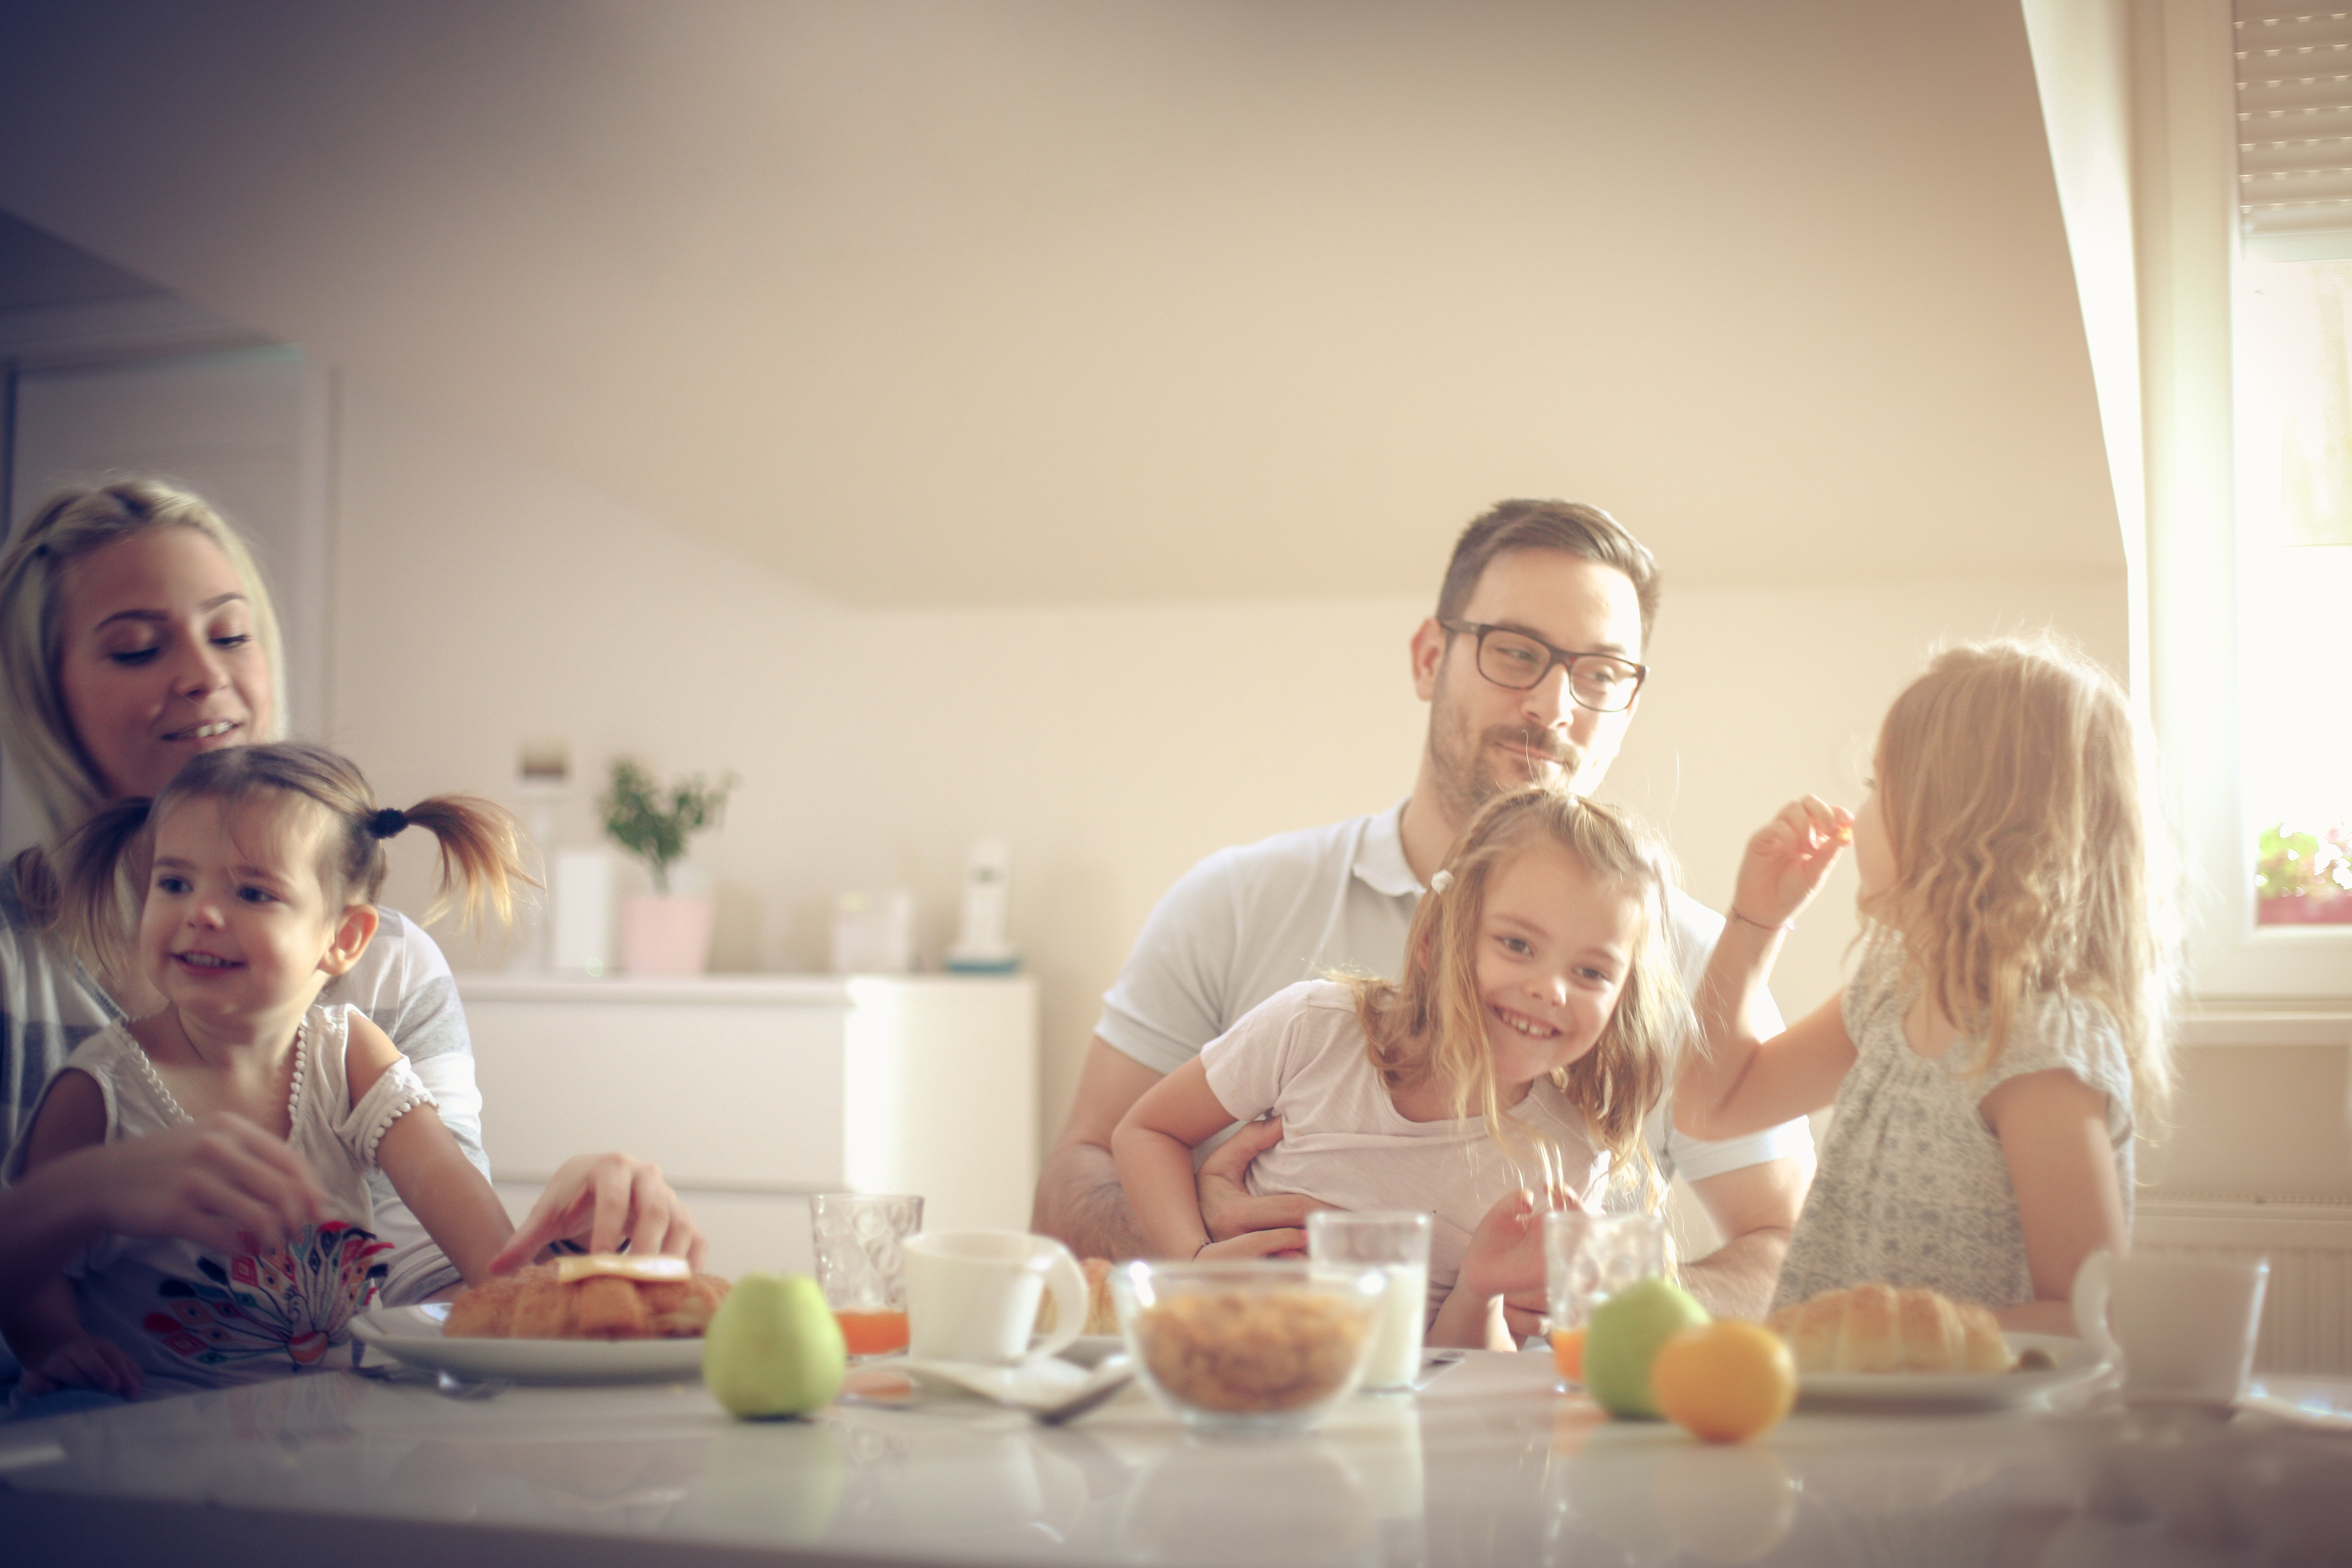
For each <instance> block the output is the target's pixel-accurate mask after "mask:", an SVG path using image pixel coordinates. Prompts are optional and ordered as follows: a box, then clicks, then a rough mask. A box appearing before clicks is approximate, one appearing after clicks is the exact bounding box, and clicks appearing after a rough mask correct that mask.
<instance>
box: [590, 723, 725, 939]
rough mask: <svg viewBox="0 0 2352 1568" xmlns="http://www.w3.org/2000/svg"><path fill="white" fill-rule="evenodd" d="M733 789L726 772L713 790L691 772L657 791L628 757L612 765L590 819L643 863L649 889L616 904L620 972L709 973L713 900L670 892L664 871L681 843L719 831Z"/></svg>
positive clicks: (680, 854) (682, 848)
mask: <svg viewBox="0 0 2352 1568" xmlns="http://www.w3.org/2000/svg"><path fill="white" fill-rule="evenodd" d="M735 783H736V780H735V775H734V774H732V773H729V774H728V775H726V776H725V777H724V778H721V779H719V781H718V782H717V783H715V784H713V783H710V782H709V781H707V780H706V779H705V778H704V777H703V776H702V775H701V774H700V773H694V774H689V775H688V777H686V778H682V779H680V780H678V781H677V783H675V784H671V785H670V786H669V787H668V788H667V790H664V789H663V788H662V787H661V786H660V785H659V784H657V783H656V781H655V779H654V776H653V774H652V773H648V772H647V771H646V769H645V767H644V766H643V765H642V764H640V763H637V762H636V761H635V760H634V759H632V758H628V757H622V758H620V759H618V760H617V761H615V762H614V763H613V778H612V783H611V784H610V785H609V786H608V787H607V788H606V789H605V791H604V794H603V795H599V796H597V798H596V810H597V813H598V815H600V816H602V817H603V818H604V831H605V833H606V834H607V835H608V836H610V837H611V838H612V840H613V842H614V843H615V844H618V845H619V846H620V847H622V848H624V849H625V850H627V851H628V852H629V853H630V854H632V855H634V856H635V857H636V858H638V859H640V860H642V861H644V862H645V865H646V870H647V871H649V872H651V873H652V874H653V883H654V890H653V891H652V892H651V893H638V894H634V895H632V896H630V897H628V898H625V899H623V900H621V968H622V970H623V972H624V973H629V974H699V973H702V971H703V970H705V969H706V968H708V967H709V963H710V927H711V921H712V916H713V913H714V907H713V904H712V901H711V900H710V899H709V898H708V897H688V896H686V895H683V894H678V893H673V892H672V891H670V885H669V871H670V868H671V867H672V866H674V865H676V864H677V862H678V861H679V860H681V859H683V858H685V856H686V841H687V839H688V837H691V836H693V835H694V834H696V833H698V832H700V831H701V830H702V829H704V828H706V827H715V826H718V825H719V817H720V816H722V815H723V814H724V813H725V811H726V809H727V793H728V791H730V790H731V789H733V788H734V787H735Z"/></svg>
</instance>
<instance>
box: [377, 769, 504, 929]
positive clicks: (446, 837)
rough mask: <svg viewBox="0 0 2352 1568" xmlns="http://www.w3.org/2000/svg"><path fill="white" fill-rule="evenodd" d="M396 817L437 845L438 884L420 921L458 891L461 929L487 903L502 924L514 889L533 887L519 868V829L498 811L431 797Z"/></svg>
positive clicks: (467, 799)
mask: <svg viewBox="0 0 2352 1568" xmlns="http://www.w3.org/2000/svg"><path fill="white" fill-rule="evenodd" d="M378 815H379V816H386V815H388V814H383V813H379V814H378ZM400 815H401V816H404V817H405V818H406V819H407V824H406V825H407V826H411V827H421V828H423V829H425V832H427V833H430V834H431V835H433V837H434V839H435V840H436V842H437V843H439V845H440V846H441V884H440V886H439V888H438V889H436V891H435V896H434V900H433V908H432V910H430V911H429V912H428V913H427V914H426V916H425V919H426V920H428V921H430V920H433V919H435V918H436V917H437V916H438V915H439V914H440V913H441V912H442V911H443V910H446V909H447V908H448V907H449V905H450V903H451V902H452V897H451V895H452V894H453V893H454V892H456V891H457V889H463V896H462V898H460V899H458V900H456V901H457V903H458V907H459V909H460V910H461V912H462V915H463V918H464V920H465V921H466V923H467V924H468V925H473V924H476V923H478V921H480V919H481V915H482V907H483V905H484V904H486V903H487V904H488V906H489V907H490V908H491V909H493V910H497V911H498V917H499V923H500V924H502V925H503V924H505V923H507V922H509V921H512V920H513V919H514V902H515V888H516V885H517V884H518V883H520V884H521V885H522V886H524V887H531V888H535V887H538V886H539V881H538V879H536V878H534V877H532V876H531V874H530V870H529V868H527V867H526V866H525V865H524V863H523V858H522V830H521V825H520V824H519V823H517V822H516V821H515V817H514V814H513V813H512V812H510V811H509V810H507V809H506V808H505V807H504V806H501V805H495V804H493V803H491V802H489V801H487V800H484V799H482V798H481V797H480V796H478V795H435V796H434V797H433V798H432V799H430V800H421V801H418V802H417V803H416V804H415V805H412V806H410V807H409V808H408V809H407V810H406V811H404V812H403V813H401V814H400ZM385 826H391V824H389V823H386V824H385Z"/></svg>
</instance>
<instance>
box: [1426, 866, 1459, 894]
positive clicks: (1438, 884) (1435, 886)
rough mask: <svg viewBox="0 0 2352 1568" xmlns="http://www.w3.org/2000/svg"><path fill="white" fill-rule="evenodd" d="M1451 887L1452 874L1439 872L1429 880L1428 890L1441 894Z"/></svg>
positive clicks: (1452, 882) (1452, 884)
mask: <svg viewBox="0 0 2352 1568" xmlns="http://www.w3.org/2000/svg"><path fill="white" fill-rule="evenodd" d="M1452 886H1454V873H1453V872H1451V871H1440V872H1439V873H1438V874H1437V875H1436V876H1434V877H1432V878H1431V879H1429V890H1430V891H1431V892H1433V893H1442V892H1444V891H1445V889H1448V888H1450V887H1452Z"/></svg>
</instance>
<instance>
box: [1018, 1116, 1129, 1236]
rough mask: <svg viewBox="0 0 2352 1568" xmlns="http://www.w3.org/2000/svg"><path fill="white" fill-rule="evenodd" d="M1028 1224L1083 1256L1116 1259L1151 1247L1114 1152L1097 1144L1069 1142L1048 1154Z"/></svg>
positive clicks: (1040, 1175)
mask: <svg viewBox="0 0 2352 1568" xmlns="http://www.w3.org/2000/svg"><path fill="white" fill-rule="evenodd" d="M1029 1228H1030V1229H1032V1230H1034V1231H1038V1232H1040V1233H1041V1234H1043V1235H1045V1236H1050V1237H1055V1238H1056V1239H1058V1240H1059V1241H1061V1242H1062V1243H1064V1244H1065V1245H1066V1246H1067V1247H1069V1249H1070V1250H1071V1251H1072V1252H1075V1253H1076V1254H1077V1255H1078V1256H1079V1257H1080V1258H1110V1259H1112V1260H1114V1261H1117V1260H1118V1259H1121V1258H1141V1257H1143V1256H1145V1255H1146V1254H1147V1253H1149V1252H1150V1247H1149V1246H1148V1245H1147V1244H1146V1243H1145V1241H1144V1239H1143V1229H1142V1227H1141V1226H1139V1225H1138V1224H1137V1223H1136V1219H1135V1211H1134V1209H1132V1208H1131V1207H1129V1205H1128V1201H1127V1192H1126V1190H1125V1189H1124V1188H1122V1187H1121V1186H1120V1185H1119V1184H1118V1166H1117V1165H1116V1164H1114V1163H1112V1161H1111V1156H1110V1151H1109V1150H1108V1149H1105V1148H1102V1147H1100V1146H1099V1145H1097V1144H1093V1143H1065V1144H1063V1145H1062V1146H1061V1147H1060V1148H1058V1149H1056V1150H1055V1151H1054V1152H1052V1153H1051V1154H1048V1155H1046V1156H1045V1169H1044V1170H1043V1171H1041V1172H1039V1173H1038V1176H1037V1203H1036V1206H1035V1208H1034V1210H1033V1211H1032V1212H1031V1214H1030V1216H1029Z"/></svg>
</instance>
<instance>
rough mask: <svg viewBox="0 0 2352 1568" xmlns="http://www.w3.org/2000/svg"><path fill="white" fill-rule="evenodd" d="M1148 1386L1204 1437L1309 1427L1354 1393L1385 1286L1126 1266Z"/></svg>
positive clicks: (1303, 1271) (1128, 1319)
mask: <svg viewBox="0 0 2352 1568" xmlns="http://www.w3.org/2000/svg"><path fill="white" fill-rule="evenodd" d="M1111 1288H1112V1294H1113V1296H1114V1298H1115V1299H1116V1300H1117V1301H1118V1326H1119V1331H1120V1332H1121V1333H1122V1334H1124V1335H1125V1336H1126V1338H1127V1348H1128V1350H1129V1353H1131V1354H1132V1355H1133V1356H1134V1358H1135V1365H1136V1370H1137V1372H1138V1373H1139V1375H1140V1376H1141V1377H1142V1379H1143V1384H1144V1386H1145V1387H1147V1388H1149V1389H1150V1390H1151V1392H1152V1394H1153V1395H1154V1396H1155V1397H1156V1398H1158V1399H1159V1401H1160V1404H1162V1405H1166V1406H1167V1407H1168V1408H1169V1409H1170V1410H1171V1411H1172V1412H1174V1413H1175V1414H1176V1415H1179V1416H1181V1417H1182V1418H1183V1419H1184V1420H1185V1421H1186V1422H1188V1423H1190V1424H1191V1425H1192V1426H1197V1427H1204V1428H1213V1429H1215V1428H1223V1429H1231V1430H1241V1431H1250V1430H1260V1431H1276V1430H1283V1429H1286V1428H1291V1427H1299V1426H1311V1425H1313V1424H1314V1423H1315V1422H1316V1421H1317V1420H1318V1419H1319V1418H1320V1417H1321V1416H1322V1415H1324V1414H1325V1413H1326V1412H1328V1410H1330V1408H1331V1407H1332V1406H1333V1405H1337V1404H1339V1401H1341V1400H1343V1399H1345V1398H1347V1397H1348V1395H1349V1394H1352V1393H1354V1392H1355V1389H1356V1384H1357V1381H1358V1380H1359V1379H1360V1378H1361V1377H1362V1376H1363V1375H1364V1363H1365V1362H1366V1360H1367V1359H1368V1358H1369V1357H1370V1354H1371V1348H1372V1330H1373V1327H1374V1318H1375V1316H1376V1315H1377V1314H1378V1312H1379V1310H1380V1305H1381V1292H1382V1291H1383V1290H1384V1289H1386V1288H1387V1280H1386V1278H1385V1277H1384V1276H1383V1275H1382V1274H1381V1272H1380V1271H1379V1270H1377V1269H1359V1268H1333V1267H1331V1266H1329V1265H1323V1264H1311V1263H1308V1262H1307V1261H1306V1260H1304V1259H1298V1260H1287V1259H1278V1258H1249V1259H1242V1260H1235V1261H1232V1262H1214V1263H1190V1262H1187V1263H1146V1262H1138V1263H1128V1264H1123V1265H1121V1266H1120V1267H1119V1268H1118V1269H1117V1270H1116V1271H1115V1272H1114V1273H1113V1274H1112V1276H1111Z"/></svg>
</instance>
